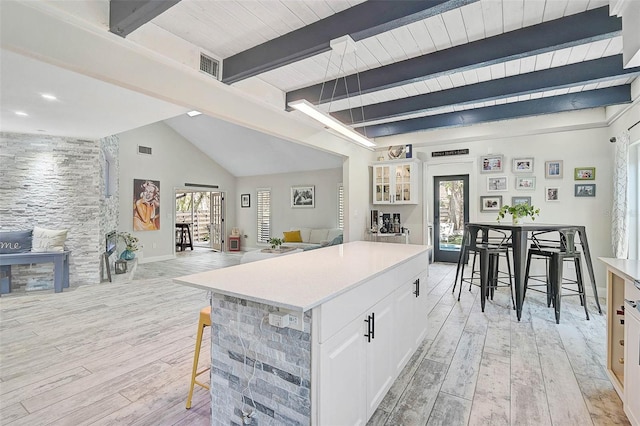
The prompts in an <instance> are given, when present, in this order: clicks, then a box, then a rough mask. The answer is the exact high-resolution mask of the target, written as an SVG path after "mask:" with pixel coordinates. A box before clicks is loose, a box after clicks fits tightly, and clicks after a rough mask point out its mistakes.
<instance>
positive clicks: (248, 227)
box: [227, 169, 342, 251]
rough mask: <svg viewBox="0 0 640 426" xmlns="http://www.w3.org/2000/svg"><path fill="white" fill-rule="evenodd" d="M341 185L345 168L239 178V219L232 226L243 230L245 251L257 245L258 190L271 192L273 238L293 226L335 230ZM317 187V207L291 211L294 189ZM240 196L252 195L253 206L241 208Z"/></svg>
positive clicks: (236, 195)
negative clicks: (299, 186)
mask: <svg viewBox="0 0 640 426" xmlns="http://www.w3.org/2000/svg"><path fill="white" fill-rule="evenodd" d="M341 182H342V169H328V170H317V171H310V172H300V173H282V174H275V175H265V176H251V177H240V178H238V180H237V186H236V193H235V199H236V200H237V201H236V204H237V205H238V208H237V220H236V221H235V223H229V224H228V225H227V226H228V227H229V230H230V229H231V227H234V226H235V227H238V228H241V232H242V234H243V235H247V238H243V239H242V250H244V251H246V250H251V249H252V248H255V247H256V246H257V223H256V218H257V209H256V190H257V189H258V188H270V189H271V236H272V237H282V232H283V231H288V230H290V229H291V227H305V228H336V227H337V225H338V216H337V211H338V184H339V183H341ZM296 185H314V186H315V196H316V200H315V208H296V209H294V208H292V207H291V187H292V186H296ZM240 194H250V195H251V207H249V208H240V207H239V206H240V201H239V200H240Z"/></svg>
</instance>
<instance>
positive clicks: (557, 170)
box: [544, 160, 562, 179]
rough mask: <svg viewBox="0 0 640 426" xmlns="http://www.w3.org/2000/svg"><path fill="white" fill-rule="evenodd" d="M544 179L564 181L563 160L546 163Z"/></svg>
mask: <svg viewBox="0 0 640 426" xmlns="http://www.w3.org/2000/svg"><path fill="white" fill-rule="evenodd" d="M544 177H545V178H546V179H562V160H552V161H545V163H544Z"/></svg>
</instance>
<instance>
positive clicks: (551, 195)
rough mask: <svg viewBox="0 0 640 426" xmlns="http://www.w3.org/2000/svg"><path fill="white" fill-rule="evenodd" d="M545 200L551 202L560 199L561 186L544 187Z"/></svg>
mask: <svg viewBox="0 0 640 426" xmlns="http://www.w3.org/2000/svg"><path fill="white" fill-rule="evenodd" d="M544 200H545V201H549V202H556V201H560V188H559V187H557V186H547V187H546V188H545V189H544Z"/></svg>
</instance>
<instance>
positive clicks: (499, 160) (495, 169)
mask: <svg viewBox="0 0 640 426" xmlns="http://www.w3.org/2000/svg"><path fill="white" fill-rule="evenodd" d="M503 163H504V156H503V155H502V154H494V155H483V156H481V157H480V173H502V171H503Z"/></svg>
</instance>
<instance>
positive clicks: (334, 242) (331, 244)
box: [329, 235, 343, 246]
mask: <svg viewBox="0 0 640 426" xmlns="http://www.w3.org/2000/svg"><path fill="white" fill-rule="evenodd" d="M342 242H343V241H342V235H338V236H337V237H335V238H334V239H333V240H331V242H330V243H329V245H330V246H335V245H336V244H342Z"/></svg>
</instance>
